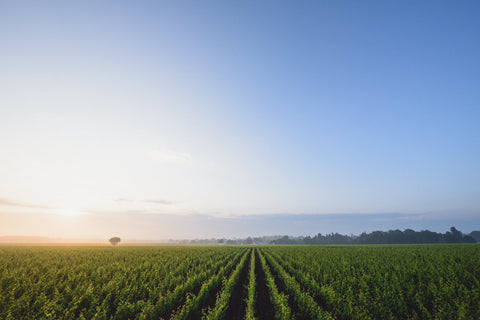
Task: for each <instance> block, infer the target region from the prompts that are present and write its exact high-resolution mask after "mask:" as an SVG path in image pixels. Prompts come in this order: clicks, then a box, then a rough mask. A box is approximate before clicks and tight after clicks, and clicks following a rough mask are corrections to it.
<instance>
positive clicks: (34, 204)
mask: <svg viewBox="0 0 480 320" xmlns="http://www.w3.org/2000/svg"><path fill="white" fill-rule="evenodd" d="M479 32H480V3H479V2H478V1H455V2H453V1H421V2H418V1H374V0H372V1H102V2H99V1H77V2H74V1H68V2H65V1H1V2H0V43H1V44H2V45H1V46H2V49H1V50H0V236H1V235H32V236H33V235H34V236H48V237H65V238H68V237H71V238H108V237H110V236H111V235H119V236H121V237H124V238H130V239H167V238H197V237H236V236H238V237H240V236H249V235H251V236H259V235H273V234H290V235H313V234H316V233H318V232H322V233H329V232H340V233H348V234H349V233H354V234H358V233H361V232H363V231H373V230H388V229H396V228H399V229H404V228H414V229H417V230H419V229H430V230H433V231H441V232H444V231H446V230H448V229H449V227H450V226H452V225H454V226H456V227H457V229H459V230H462V231H464V232H470V231H472V230H478V229H480V161H479V159H480V125H479V123H480V105H479V102H480V85H479V84H480V81H479V74H480V59H479V58H478V57H480V36H479Z"/></svg>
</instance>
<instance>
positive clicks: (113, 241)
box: [108, 237, 120, 246]
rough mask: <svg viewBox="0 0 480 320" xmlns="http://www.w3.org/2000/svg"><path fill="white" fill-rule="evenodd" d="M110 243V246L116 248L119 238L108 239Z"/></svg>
mask: <svg viewBox="0 0 480 320" xmlns="http://www.w3.org/2000/svg"><path fill="white" fill-rule="evenodd" d="M108 241H110V243H111V244H112V246H116V245H117V244H119V243H120V238H119V237H113V238H110V240H108Z"/></svg>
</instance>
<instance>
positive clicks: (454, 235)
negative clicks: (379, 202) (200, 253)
mask: <svg viewBox="0 0 480 320" xmlns="http://www.w3.org/2000/svg"><path fill="white" fill-rule="evenodd" d="M477 233H478V234H477ZM475 236H477V237H478V236H480V232H479V231H474V232H472V234H471V235H464V234H462V232H460V231H458V230H457V229H456V228H455V227H451V228H450V231H447V232H446V233H437V232H432V231H428V230H422V231H414V230H412V229H406V230H404V231H400V230H398V229H397V230H389V231H373V232H371V233H366V232H364V233H362V234H361V235H359V236H354V235H350V236H347V235H342V234H339V233H330V234H326V235H322V234H321V233H319V234H317V235H316V236H314V237H310V236H307V237H302V238H290V237H288V236H283V237H281V238H279V239H276V240H273V241H271V244H415V243H475V242H477V241H478V238H477V239H476V238H474V237H475Z"/></svg>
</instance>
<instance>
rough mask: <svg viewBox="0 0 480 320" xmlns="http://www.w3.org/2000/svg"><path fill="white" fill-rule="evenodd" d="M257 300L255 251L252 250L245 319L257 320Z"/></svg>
mask: <svg viewBox="0 0 480 320" xmlns="http://www.w3.org/2000/svg"><path fill="white" fill-rule="evenodd" d="M256 299H257V293H256V277H255V249H253V250H252V254H251V257H250V270H249V273H248V295H247V310H246V316H245V319H247V320H254V319H255V302H256Z"/></svg>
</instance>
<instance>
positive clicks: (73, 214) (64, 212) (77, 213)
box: [58, 209, 86, 217]
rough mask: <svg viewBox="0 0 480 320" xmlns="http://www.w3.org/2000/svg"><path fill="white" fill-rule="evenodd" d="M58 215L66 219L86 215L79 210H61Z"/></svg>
mask: <svg viewBox="0 0 480 320" xmlns="http://www.w3.org/2000/svg"><path fill="white" fill-rule="evenodd" d="M58 214H59V215H61V216H64V217H76V216H81V215H84V214H86V213H85V212H82V211H79V210H73V209H63V210H59V211H58Z"/></svg>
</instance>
